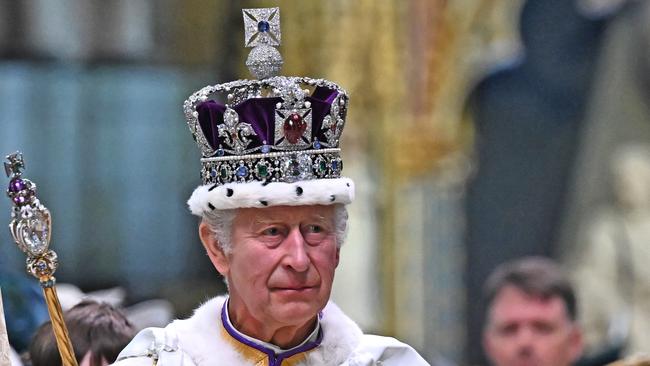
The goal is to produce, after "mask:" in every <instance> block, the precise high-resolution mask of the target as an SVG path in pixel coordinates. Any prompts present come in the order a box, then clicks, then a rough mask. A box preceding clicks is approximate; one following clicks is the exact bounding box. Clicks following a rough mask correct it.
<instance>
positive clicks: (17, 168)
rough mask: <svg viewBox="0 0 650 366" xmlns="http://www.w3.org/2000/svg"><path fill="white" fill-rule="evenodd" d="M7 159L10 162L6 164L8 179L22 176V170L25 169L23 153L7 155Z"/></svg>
mask: <svg viewBox="0 0 650 366" xmlns="http://www.w3.org/2000/svg"><path fill="white" fill-rule="evenodd" d="M6 159H7V160H9V162H5V163H4V164H5V173H7V177H11V176H18V175H20V174H21V170H22V169H25V162H24V161H23V154H22V153H20V152H18V151H16V152H15V153H13V154H10V155H7V157H6Z"/></svg>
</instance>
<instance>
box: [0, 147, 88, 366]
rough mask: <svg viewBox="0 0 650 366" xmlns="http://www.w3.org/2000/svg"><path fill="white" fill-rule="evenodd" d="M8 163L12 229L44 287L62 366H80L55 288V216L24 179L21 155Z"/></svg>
mask: <svg viewBox="0 0 650 366" xmlns="http://www.w3.org/2000/svg"><path fill="white" fill-rule="evenodd" d="M7 160H8V162H5V163H4V166H5V171H6V172H7V176H8V177H9V178H10V181H9V188H8V189H7V195H8V196H9V199H11V202H12V203H13V208H12V211H11V223H10V224H9V230H10V231H11V235H12V236H13V237H14V240H15V241H16V244H18V248H20V250H22V251H23V252H24V253H25V254H27V272H29V273H30V274H31V275H33V276H34V277H36V278H38V281H39V282H40V284H41V287H42V288H43V293H44V294H45V301H46V302H47V310H48V311H49V313H50V319H51V320H52V329H53V330H54V337H55V338H56V345H57V347H58V349H59V354H60V355H61V361H62V364H63V365H64V366H77V359H76V358H75V356H74V350H73V348H72V342H70V337H69V336H68V329H67V328H66V326H65V322H64V321H63V312H62V311H61V304H60V303H59V298H58V296H57V294H56V287H54V285H55V283H56V279H55V278H54V271H56V268H57V267H58V264H59V261H58V259H57V256H56V253H55V252H54V251H53V250H50V249H49V248H48V247H49V245H50V238H51V235H52V216H51V215H50V211H49V210H48V209H47V208H46V207H45V206H43V205H42V204H41V202H40V201H39V200H38V198H37V197H36V184H34V183H32V182H31V181H30V180H29V179H25V178H23V177H22V172H21V170H22V169H24V168H25V163H24V161H23V156H22V154H21V153H20V152H15V153H13V154H11V155H8V156H7Z"/></svg>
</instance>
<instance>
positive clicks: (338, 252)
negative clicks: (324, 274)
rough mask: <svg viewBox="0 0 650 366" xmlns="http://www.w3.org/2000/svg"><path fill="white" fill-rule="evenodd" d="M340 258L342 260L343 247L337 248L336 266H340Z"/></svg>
mask: <svg viewBox="0 0 650 366" xmlns="http://www.w3.org/2000/svg"><path fill="white" fill-rule="evenodd" d="M340 260H341V248H336V264H335V265H334V268H337V267H338V266H339V261H340Z"/></svg>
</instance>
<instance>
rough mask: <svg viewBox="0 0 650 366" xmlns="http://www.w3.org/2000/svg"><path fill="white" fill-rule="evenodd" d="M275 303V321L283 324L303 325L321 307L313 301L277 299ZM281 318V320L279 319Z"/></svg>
mask: <svg viewBox="0 0 650 366" xmlns="http://www.w3.org/2000/svg"><path fill="white" fill-rule="evenodd" d="M278 300H279V301H275V304H273V305H272V306H273V307H274V311H273V312H274V313H275V316H276V318H279V319H277V320H281V319H282V320H285V321H283V322H284V323H293V324H296V323H304V322H307V321H310V320H312V319H313V318H314V317H315V316H316V315H317V314H318V312H319V311H320V309H321V308H322V306H321V305H320V304H319V303H318V302H316V301H313V299H312V300H311V301H305V300H299V299H286V298H279V299H278ZM280 318H281V319H280Z"/></svg>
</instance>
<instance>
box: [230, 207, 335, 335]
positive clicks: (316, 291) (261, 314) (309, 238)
mask: <svg viewBox="0 0 650 366" xmlns="http://www.w3.org/2000/svg"><path fill="white" fill-rule="evenodd" d="M231 235H232V236H231V237H232V250H231V252H230V253H228V254H227V255H225V256H224V263H223V264H220V265H219V266H221V268H219V266H217V267H218V268H217V269H218V270H219V271H220V272H221V273H222V274H223V275H224V276H226V278H227V279H228V285H229V292H230V304H231V311H234V312H236V313H237V312H239V313H240V314H245V316H246V317H252V318H253V319H254V320H253V321H254V322H259V323H261V324H264V325H267V326H280V327H282V326H300V325H302V324H305V323H307V322H309V321H311V320H313V319H314V317H315V316H316V314H317V313H318V312H319V311H320V310H321V309H323V307H325V305H326V303H327V301H328V299H329V296H330V292H331V289H332V282H333V280H334V270H335V269H336V266H337V265H338V261H339V250H338V248H337V244H336V234H335V227H334V207H333V206H296V207H288V206H278V207H269V208H263V209H259V208H248V209H240V210H238V212H237V214H236V216H235V218H234V220H233V225H232V234H231ZM233 308H235V309H233Z"/></svg>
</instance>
